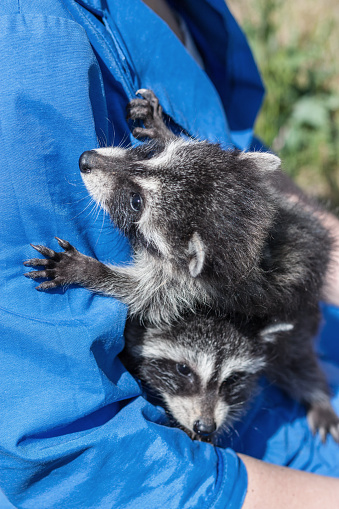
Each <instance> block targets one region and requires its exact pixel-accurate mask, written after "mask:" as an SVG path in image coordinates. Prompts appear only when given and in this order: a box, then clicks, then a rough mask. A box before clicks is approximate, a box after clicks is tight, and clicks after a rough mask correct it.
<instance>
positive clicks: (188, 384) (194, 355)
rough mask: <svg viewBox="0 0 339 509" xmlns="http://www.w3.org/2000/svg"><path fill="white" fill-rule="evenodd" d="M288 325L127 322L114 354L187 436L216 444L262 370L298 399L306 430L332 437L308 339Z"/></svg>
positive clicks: (338, 426)
mask: <svg viewBox="0 0 339 509" xmlns="http://www.w3.org/2000/svg"><path fill="white" fill-rule="evenodd" d="M293 329H294V327H293V325H292V324H289V323H282V322H276V321H275V322H271V323H270V324H267V325H265V326H262V325H260V326H259V325H258V324H257V325H256V324H254V323H251V324H250V323H247V324H241V325H239V324H235V323H232V322H231V321H229V320H227V319H226V318H224V317H217V316H215V315H209V316H206V315H190V316H186V317H185V320H182V321H181V322H179V323H177V324H175V325H174V324H172V325H170V326H168V325H167V326H163V327H162V328H155V327H146V328H143V327H141V326H140V324H139V323H138V322H136V321H128V322H127V325H126V329H125V338H126V346H125V349H124V351H123V352H122V354H121V355H120V357H121V360H122V362H123V363H124V365H125V366H126V368H127V369H128V370H129V371H130V372H131V373H132V374H133V375H134V376H135V377H136V378H137V379H139V380H140V381H141V383H142V386H143V387H144V389H145V390H146V393H148V394H149V395H151V397H152V398H153V399H154V398H155V399H156V400H158V401H160V404H162V405H163V406H164V407H165V408H166V410H167V412H168V414H169V417H170V420H171V422H172V424H173V425H175V426H177V427H180V428H182V429H183V430H184V431H185V432H186V433H187V434H188V435H189V436H190V437H191V438H192V439H197V440H202V441H208V442H212V443H214V444H218V440H219V439H222V435H223V434H224V433H225V432H228V431H229V429H230V428H231V427H232V425H233V423H234V422H235V421H236V420H238V419H240V418H241V417H242V416H243V415H244V413H245V411H246V407H247V404H248V403H249V402H250V401H251V399H252V398H253V396H254V395H255V394H256V389H257V387H258V380H259V378H260V377H261V376H262V375H265V376H266V377H267V378H268V379H269V381H270V382H272V383H274V384H276V385H277V386H279V387H280V388H281V389H283V390H284V391H285V392H286V393H287V394H288V395H289V396H290V397H292V398H293V399H295V400H298V401H299V402H300V403H302V404H304V405H305V406H306V408H307V419H308V423H309V426H310V429H311V430H312V432H313V433H316V432H319V434H320V437H321V439H322V440H323V441H325V440H326V437H327V435H328V434H331V435H332V437H333V438H334V440H335V441H337V442H339V418H338V416H337V415H336V413H335V411H334V410H333V408H332V406H331V402H330V398H329V389H328V386H327V383H326V381H325V378H324V375H323V373H322V371H321V369H320V367H319V365H318V362H317V359H316V356H315V354H314V351H313V348H312V345H311V344H310V341H309V338H305V337H304V336H302V335H300V334H295V335H294V336H293V338H292V336H291V334H290V333H291V331H293ZM296 332H297V331H296Z"/></svg>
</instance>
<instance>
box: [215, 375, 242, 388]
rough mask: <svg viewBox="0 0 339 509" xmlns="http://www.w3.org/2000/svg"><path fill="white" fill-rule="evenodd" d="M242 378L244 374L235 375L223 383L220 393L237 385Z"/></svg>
mask: <svg viewBox="0 0 339 509" xmlns="http://www.w3.org/2000/svg"><path fill="white" fill-rule="evenodd" d="M241 377H242V373H233V374H232V375H230V376H229V377H228V378H226V379H225V380H224V381H223V382H222V384H221V385H220V391H221V392H222V391H224V390H226V389H228V388H229V387H231V386H232V385H235V384H236V383H238V382H239V380H240V379H241Z"/></svg>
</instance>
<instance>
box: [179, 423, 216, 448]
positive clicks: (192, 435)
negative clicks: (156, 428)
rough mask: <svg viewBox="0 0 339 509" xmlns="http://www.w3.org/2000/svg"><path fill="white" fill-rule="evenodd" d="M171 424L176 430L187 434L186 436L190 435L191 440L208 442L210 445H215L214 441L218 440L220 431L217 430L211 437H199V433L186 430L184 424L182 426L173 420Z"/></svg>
mask: <svg viewBox="0 0 339 509" xmlns="http://www.w3.org/2000/svg"><path fill="white" fill-rule="evenodd" d="M171 424H172V425H173V426H174V427H175V428H179V429H181V430H182V431H184V432H185V433H186V435H188V436H189V437H190V439H191V440H196V441H197V442H207V443H209V444H214V441H215V438H216V435H217V432H218V430H216V431H215V432H214V433H211V435H205V436H204V435H198V433H195V432H194V431H192V430H191V429H189V428H186V427H185V426H183V425H182V424H180V423H179V422H177V421H174V420H173V419H172V420H171Z"/></svg>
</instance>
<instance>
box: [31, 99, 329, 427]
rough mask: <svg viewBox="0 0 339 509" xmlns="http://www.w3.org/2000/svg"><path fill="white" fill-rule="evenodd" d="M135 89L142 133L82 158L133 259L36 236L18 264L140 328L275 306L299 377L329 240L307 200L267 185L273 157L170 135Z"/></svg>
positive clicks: (271, 311)
mask: <svg viewBox="0 0 339 509" xmlns="http://www.w3.org/2000/svg"><path fill="white" fill-rule="evenodd" d="M140 93H141V94H142V96H143V99H135V100H134V101H132V102H131V103H130V105H129V117H130V118H131V119H133V120H138V119H141V120H143V122H144V127H138V128H136V129H134V131H133V134H134V135H135V136H136V137H148V138H151V140H150V141H148V142H146V143H143V144H141V145H140V146H137V147H132V148H129V149H122V148H116V147H110V148H101V149H95V150H91V151H87V152H84V153H83V154H82V156H81V157H80V161H79V164H80V170H81V175H82V177H83V181H84V183H85V185H86V187H87V189H88V191H89V193H90V194H91V196H92V197H93V198H94V200H95V201H96V202H98V203H100V204H101V206H102V207H103V208H104V210H106V211H107V212H108V213H109V215H110V217H111V218H112V221H113V223H114V224H115V225H116V226H117V227H118V228H120V229H121V230H122V231H123V232H124V233H125V234H126V235H127V237H128V238H129V240H130V242H131V244H132V246H133V248H134V263H133V264H131V265H128V266H126V265H125V266H113V265H106V264H103V263H101V262H100V261H98V260H95V259H94V258H91V257H88V256H85V255H83V254H81V253H80V252H79V251H77V250H76V248H75V247H73V246H72V245H71V244H70V243H69V242H67V241H65V240H61V239H57V240H58V242H59V244H60V246H61V247H62V248H63V249H64V252H55V251H53V250H52V249H50V248H47V247H45V246H34V247H35V249H36V250H37V251H38V252H40V253H41V254H42V255H44V256H45V257H46V259H38V258H34V259H31V260H28V261H27V262H25V265H27V266H31V267H43V270H37V271H32V272H29V273H28V274H26V275H27V276H28V277H30V278H32V279H38V278H46V279H48V281H45V282H43V283H41V284H40V285H39V286H38V289H39V290H45V289H49V288H55V287H58V286H64V285H69V284H74V283H75V284H79V285H81V286H84V287H86V288H88V289H90V290H92V291H94V292H100V293H103V294H106V295H110V296H114V297H116V298H118V299H120V300H122V301H123V302H124V303H126V304H127V305H128V306H129V313H130V316H134V317H137V318H138V319H139V320H142V321H144V323H146V324H147V327H148V328H149V327H151V328H150V329H149V330H153V328H154V327H157V328H158V330H160V331H161V330H164V328H165V329H166V327H167V326H168V330H169V331H170V330H171V327H173V328H174V330H175V328H176V327H177V325H178V320H179V324H180V318H181V317H183V316H185V317H186V316H187V315H189V314H194V313H195V312H196V311H201V310H202V309H205V310H208V309H214V310H216V312H217V313H219V315H220V317H221V319H224V318H222V317H226V316H227V317H231V318H232V317H233V316H243V317H244V321H247V322H248V323H257V322H260V324H261V328H262V330H267V327H270V324H271V323H272V317H274V319H275V320H276V322H277V323H285V324H290V325H291V327H290V328H289V330H286V331H284V336H285V343H286V344H288V345H289V346H290V347H291V352H288V354H289V358H290V359H291V362H292V360H293V362H292V364H293V366H294V368H293V369H294V370H295V379H296V380H299V382H300V381H301V380H303V376H304V374H305V371H304V370H303V375H301V378H300V377H299V370H300V369H301V368H300V366H299V364H300V363H299V358H300V355H301V352H300V350H301V349H302V348H307V349H308V348H309V344H310V341H311V338H312V337H313V336H314V334H315V333H316V331H317V328H318V324H319V316H320V314H319V309H318V301H319V298H320V295H321V287H322V282H323V279H324V276H325V274H326V270H327V266H328V261H329V253H330V250H331V239H330V238H329V234H328V232H327V230H326V229H325V228H324V227H323V226H322V225H321V222H320V221H319V220H318V218H317V217H316V215H315V214H313V213H312V212H311V211H310V210H309V209H306V208H305V207H303V206H302V205H300V204H298V203H292V202H290V201H288V200H287V199H286V198H285V197H284V196H282V195H281V194H280V193H279V192H278V191H276V190H275V186H274V180H275V178H278V177H279V172H280V160H279V158H278V157H276V156H275V155H273V154H269V153H260V152H254V153H251V152H250V153H242V152H239V151H224V150H222V149H221V147H220V146H219V145H217V144H212V143H209V142H205V141H195V140H190V139H184V138H180V137H176V136H175V135H174V134H173V133H172V132H171V131H169V130H168V129H167V127H166V126H165V124H164V122H163V118H162V110H161V107H160V105H159V103H158V101H157V99H156V97H155V96H154V94H153V93H152V92H150V91H147V90H142V91H140ZM272 182H273V184H272ZM193 323H194V321H193ZM184 324H185V320H182V324H181V325H182V326H184ZM191 325H192V324H191ZM230 327H231V325H230ZM146 337H147V336H146ZM241 337H242V336H241ZM222 338H223V339H225V338H224V337H222ZM286 338H287V339H286ZM223 339H222V340H220V341H221V343H220V345H219V346H220V348H221V349H222V348H223V346H222V341H223ZM178 344H179V343H178ZM198 344H199V342H198V341H197V345H198ZM301 345H302V346H301ZM310 351H312V350H310ZM302 358H303V359H304V358H305V359H306V360H307V362H308V363H309V364H307V365H308V366H310V368H309V369H310V374H309V377H308V378H307V382H310V383H311V386H310V387H309V389H310V390H309V393H310V394H311V396H307V383H306V384H304V385H303V390H302V391H301V392H302V394H300V399H301V400H302V401H305V402H306V403H307V404H309V406H310V410H309V420H310V423H311V426H312V428H314V429H318V428H319V429H321V430H323V429H324V430H325V432H326V430H327V431H328V430H330V428H333V421H335V420H336V419H337V418H336V416H334V413H333V410H332V408H331V406H330V403H329V398H328V389H327V386H326V383H325V382H323V377H322V375H321V373H320V372H319V369H318V367H317V364H316V360H315V356H314V354H313V353H312V354H310V355H309V356H307V355H306V356H304V357H303V356H302ZM305 362H306V361H305ZM286 372H288V370H287V371H286ZM249 373H251V372H249ZM288 373H289V372H288ZM312 373H313V375H312ZM183 376H184V375H183ZM282 376H283V374H282ZM313 376H314V379H315V382H314V383H313V381H314V380H313V378H312V377H313ZM288 378H289V375H288V376H286V384H285V388H286V387H288V383H289V382H290V380H289V379H288ZM291 383H292V382H291ZM312 383H313V385H312ZM293 391H294V385H293V389H291V390H290V392H293ZM294 395H297V393H294ZM230 415H231V412H230ZM198 420H199V419H198ZM335 422H336V423H337V421H335ZM334 426H335V425H334ZM333 435H335V432H334V433H333Z"/></svg>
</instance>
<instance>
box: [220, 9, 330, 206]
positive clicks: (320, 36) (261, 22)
mask: <svg viewBox="0 0 339 509" xmlns="http://www.w3.org/2000/svg"><path fill="white" fill-rule="evenodd" d="M227 4H228V6H229V8H230V10H231V11H232V13H233V14H234V15H235V17H236V18H237V20H238V21H239V23H240V25H241V26H242V28H243V29H244V31H245V33H246V35H247V37H248V40H249V43H250V45H251V47H252V50H253V53H254V55H255V58H256V61H257V63H258V67H259V69H260V71H261V74H262V76H263V80H264V82H265V85H266V89H267V95H266V99H265V102H264V104H263V108H262V112H261V113H260V115H259V118H258V120H257V124H256V133H257V134H258V136H260V137H261V138H262V139H263V140H264V142H265V143H266V144H267V145H268V146H270V147H272V149H273V150H274V151H276V152H277V153H278V154H279V155H280V156H281V158H282V159H283V162H284V168H285V170H286V171H287V172H288V173H289V174H290V175H291V176H292V177H293V178H294V179H295V180H296V181H297V183H298V184H299V185H300V186H301V187H303V188H304V189H305V190H306V191H307V192H308V193H309V194H312V195H314V196H316V197H318V198H319V199H321V200H324V201H326V202H329V201H330V202H331V204H332V206H333V207H335V208H336V209H337V211H338V210H339V58H338V53H339V52H338V50H339V2H338V1H337V0H322V2H312V1H309V0H228V1H227Z"/></svg>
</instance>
